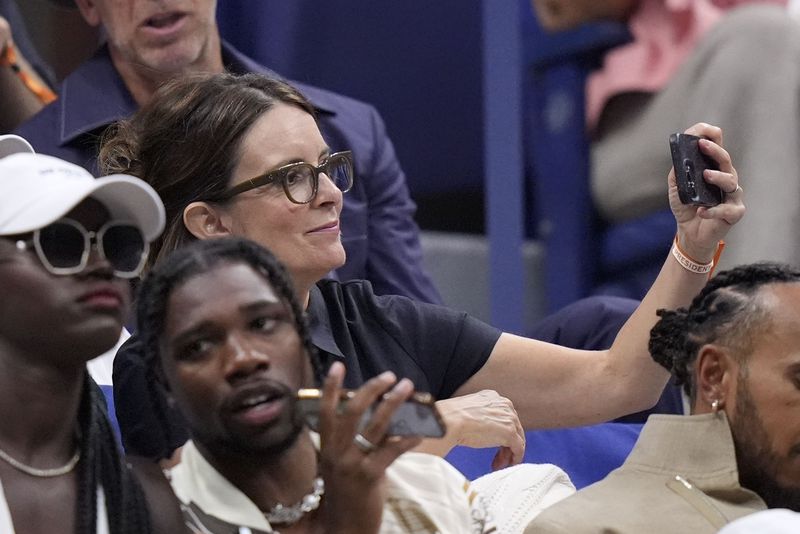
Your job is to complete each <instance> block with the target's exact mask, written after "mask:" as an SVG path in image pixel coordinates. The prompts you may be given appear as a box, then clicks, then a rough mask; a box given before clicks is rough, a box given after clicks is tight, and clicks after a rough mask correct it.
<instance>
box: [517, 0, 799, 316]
mask: <svg viewBox="0 0 800 534" xmlns="http://www.w3.org/2000/svg"><path fill="white" fill-rule="evenodd" d="M531 3H532V5H533V7H534V9H535V12H536V16H537V19H538V23H539V24H540V25H541V27H543V28H545V29H546V30H549V31H552V32H559V31H564V30H568V29H569V30H573V33H572V37H571V38H570V39H567V37H569V34H567V33H564V34H561V36H563V38H562V39H561V40H557V39H558V38H559V34H555V35H554V36H553V39H554V40H555V43H557V44H560V45H563V46H564V54H565V55H566V56H568V57H567V59H565V57H564V56H562V57H561V58H558V50H554V51H553V54H552V59H553V63H552V65H550V66H544V67H542V68H541V70H540V71H539V72H540V73H547V72H548V71H549V72H551V73H553V76H554V78H553V79H555V76H556V74H555V71H556V70H558V69H560V68H562V67H564V66H565V65H566V64H567V63H568V62H572V63H573V64H574V65H577V66H578V67H577V70H578V71H580V72H585V73H586V74H585V76H586V81H585V85H584V86H583V90H584V93H583V94H582V95H581V100H584V98H585V101H584V104H585V105H583V106H582V107H581V106H580V105H578V108H577V109H583V110H584V111H585V116H584V117H583V118H584V120H583V121H581V120H578V121H576V122H575V123H572V124H571V127H573V128H577V129H579V132H578V133H576V134H575V135H574V136H573V137H572V139H573V144H574V145H580V144H581V143H586V142H588V143H589V145H588V146H589V156H587V159H588V168H587V169H585V170H584V171H583V172H585V175H583V176H578V177H574V180H576V181H583V182H584V185H582V186H580V184H578V186H580V187H578V186H576V188H575V189H571V188H570V187H569V186H566V185H562V187H560V188H558V189H557V190H556V191H558V192H560V195H557V194H555V193H553V194H549V195H548V192H547V190H548V188H550V189H553V188H554V187H557V185H556V184H558V183H561V182H560V180H561V179H562V175H561V174H560V173H561V172H562V171H561V169H560V168H559V167H560V165H559V163H558V162H557V161H555V160H553V159H552V158H551V159H549V160H548V156H547V154H544V153H538V152H536V150H537V149H536V147H535V146H533V145H532V146H533V148H532V150H533V152H535V153H534V154H533V156H532V158H533V159H534V160H535V159H536V158H538V159H539V160H540V161H539V163H538V164H537V162H536V161H533V165H534V167H535V175H534V176H533V180H534V181H535V182H536V184H535V186H536V193H535V194H539V195H540V196H546V201H552V204H553V205H552V206H550V210H551V211H550V212H549V215H547V216H546V217H545V227H540V228H539V230H541V231H542V232H543V233H541V235H542V236H543V237H544V238H545V240H546V242H547V243H548V253H549V254H553V255H558V257H557V258H548V260H547V261H548V263H550V262H558V265H564V264H565V263H566V262H569V261H574V251H576V250H579V249H583V250H585V251H586V252H585V256H583V257H584V258H586V261H584V262H583V263H582V264H581V266H582V268H583V269H584V271H583V274H582V275H581V276H582V277H583V278H585V280H579V281H575V280H570V281H566V282H565V284H564V285H563V286H561V287H560V289H557V290H554V291H552V292H551V293H550V294H549V296H550V297H551V298H552V299H553V300H555V301H556V305H555V307H559V306H560V305H563V304H566V303H567V302H569V301H571V300H574V299H575V298H579V297H581V296H585V295H586V294H589V293H596V294H611V295H618V296H628V297H633V298H639V297H641V295H642V294H643V290H644V289H646V288H647V287H648V285H649V284H650V281H651V280H652V279H653V277H654V276H655V274H656V273H657V271H658V266H659V263H660V260H659V258H660V257H661V256H662V254H663V251H665V250H667V248H668V247H669V243H670V241H671V239H672V234H673V233H674V232H673V229H672V227H671V222H670V220H669V213H668V210H667V205H666V202H665V200H664V198H663V196H661V195H660V194H659V187H660V184H658V183H657V181H656V180H651V179H648V177H647V176H648V175H647V174H646V173H645V172H644V170H645V169H647V168H654V167H655V168H659V167H663V168H668V167H669V166H670V165H671V160H670V156H669V151H668V150H667V139H668V137H669V135H670V134H671V133H673V132H678V131H680V130H681V124H686V123H687V122H688V123H691V122H694V121H696V120H698V119H699V118H700V117H702V118H703V120H707V121H709V122H711V123H713V124H718V125H720V127H722V128H723V130H724V131H725V144H726V146H727V147H729V148H730V150H731V153H734V154H736V155H737V159H736V162H735V163H736V165H737V168H738V170H739V171H740V172H741V175H742V176H743V177H745V178H744V180H743V181H742V187H744V188H745V189H747V190H748V199H749V200H750V201H751V204H750V206H749V207H750V209H749V210H748V216H747V218H746V219H745V220H744V221H743V223H742V224H741V225H740V226H738V227H737V228H736V229H735V230H734V231H732V232H731V234H730V235H729V237H728V238H727V239H728V242H729V244H730V245H731V248H729V249H728V250H727V251H726V253H725V254H724V255H723V257H722V259H721V265H722V267H723V268H724V267H725V266H733V265H737V264H742V263H749V262H753V261H757V260H774V261H785V262H792V263H796V262H800V238H798V236H797V234H796V228H798V227H800V179H798V178H797V177H798V175H799V174H800V156H798V151H797V149H796V147H797V146H799V145H800V129H798V128H797V124H798V120H800V101H798V99H797V93H798V89H799V88H800V26H798V24H797V22H796V21H794V20H793V19H792V18H791V17H789V16H788V14H787V12H786V10H785V8H784V7H783V4H785V2H782V1H758V0H755V1H747V0H745V1H723V0H599V1H593V0H532V1H531ZM589 22H592V23H594V26H589V25H587V23H589ZM612 23H617V24H619V25H620V26H621V27H622V30H623V31H624V32H626V33H627V34H628V35H627V37H626V38H622V39H620V38H617V37H615V38H613V39H612V38H609V37H608V35H607V34H608V32H609V31H610V29H614V28H613V27H612V26H611V24H612ZM590 30H592V31H594V32H595V33H594V34H592V33H591V32H590ZM582 32H583V33H582ZM612 33H613V32H612ZM604 35H605V37H604ZM581 38H583V39H585V40H587V41H589V40H591V39H596V40H598V42H600V41H603V39H606V40H607V41H608V43H607V45H608V46H610V49H608V50H607V51H604V49H603V48H602V47H600V46H598V47H596V48H592V47H590V46H589V45H586V44H585V43H584V47H585V48H581V46H580V45H579V44H578V43H577V41H580V39H581ZM615 39H616V41H615ZM570 41H571V42H572V46H573V49H572V50H571V51H570V50H567V48H568V47H567V46H566V44H567V43H569V42H570ZM620 41H621V42H620ZM551 44H554V43H551ZM595 57H599V61H600V64H599V66H597V67H596V68H595V65H594V64H593V61H594V60H595V59H594V58H595ZM562 74H563V73H562ZM544 75H545V76H547V74H544ZM577 76H579V77H580V74H578V75H577ZM545 91H550V92H549V95H550V96H549V97H552V98H555V97H556V95H557V91H558V89H557V88H551V89H545ZM547 98H548V97H547V96H545V97H544V100H537V102H538V103H542V102H545V103H548V102H549V104H548V105H550V104H553V106H552V107H551V108H548V110H547V111H542V110H541V109H537V110H533V111H532V113H533V114H537V113H539V114H540V115H539V119H538V120H539V122H537V124H538V125H539V129H538V130H537V133H535V134H534V136H537V135H538V136H539V137H538V138H536V139H538V140H539V141H542V140H545V141H546V140H547V139H552V140H555V139H556V138H559V137H558V136H559V135H562V134H561V133H559V132H558V131H557V128H558V126H556V124H557V118H558V117H559V115H558V113H557V111H556V108H557V106H555V101H554V100H553V101H548V100H547ZM561 111H562V114H563V112H564V110H563V109H562V110H561ZM547 113H550V114H551V115H547ZM548 117H549V119H548ZM548 120H550V121H551V123H548V122H547V121H548ZM552 121H555V122H552ZM581 123H582V124H581ZM548 124H550V126H552V130H551V131H548V132H547V133H541V132H542V131H544V130H547V128H548ZM561 126H562V127H563V124H562V125H561ZM584 130H585V134H584V133H583V131H584ZM564 135H565V136H566V134H564ZM536 139H534V141H536ZM539 144H540V145H541V146H546V143H539ZM545 150H546V148H545ZM567 152H569V149H565V152H564V153H559V157H561V158H564V157H565V156H566V153H567ZM579 153H580V149H578V148H575V149H574V150H573V152H572V154H573V155H575V154H579ZM545 160H547V161H545ZM542 162H544V163H542ZM537 165H540V166H538V167H537ZM571 168H574V167H571ZM580 173H581V171H580V170H578V171H576V172H573V174H580ZM563 183H564V184H566V183H568V182H563ZM581 187H582V190H581ZM584 198H586V199H587V200H586V202H585V204H584V203H583V202H584V200H583V199H584ZM570 204H571V205H579V206H585V208H581V209H582V211H581V212H580V213H574V212H573V211H570V208H569V206H570ZM562 208H563V209H562ZM543 209H547V207H545V208H543ZM590 210H594V212H595V213H596V216H595V217H594V218H593V217H591V216H590V215H588V214H589V211H590ZM559 217H573V218H578V217H583V218H584V219H583V222H581V223H579V224H575V225H574V227H570V226H569V224H567V223H565V222H564V221H563V220H559V219H558V218H559ZM562 230H563V231H562ZM567 230H569V231H570V232H572V233H571V234H565V233H564V232H566V231H567ZM559 241H560V242H561V243H563V245H562V246H563V249H562V250H560V251H559V250H558V249H557V247H558V245H556V246H550V245H552V244H553V243H558V242H559ZM567 251H572V252H573V254H572V256H571V257H569V258H567V257H566V256H567ZM573 270H574V269H573ZM557 272H558V271H557V270H556V271H555V273H554V274H553V275H552V276H553V277H555V276H557V274H556V273H557ZM562 272H567V271H566V270H562ZM570 284H572V285H571V286H570ZM575 284H579V285H580V287H577V288H574V286H575ZM573 288H574V291H573V290H572V289H573ZM568 289H570V290H568ZM559 299H562V300H559Z"/></svg>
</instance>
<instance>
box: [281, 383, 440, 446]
mask: <svg viewBox="0 0 800 534" xmlns="http://www.w3.org/2000/svg"><path fill="white" fill-rule="evenodd" d="M354 395H355V392H354V391H352V390H343V391H342V395H341V399H340V400H339V405H340V406H341V405H343V404H344V403H346V402H347V401H348V399H351V398H352V397H353V396H354ZM321 398H322V390H321V389H314V388H311V389H301V390H299V391H298V392H297V405H298V407H299V409H300V411H301V413H302V414H303V418H304V420H305V421H306V424H307V425H308V427H309V428H310V429H311V430H314V431H315V432H316V431H319V400H320V399H321ZM371 417H372V409H371V408H370V409H369V410H367V411H366V412H364V416H363V419H362V421H361V427H362V428H363V426H364V425H366V424H367V422H368V421H369V420H370V418H371ZM445 432H446V427H445V425H444V421H443V420H442V417H441V415H440V414H439V410H437V409H436V404H435V403H434V399H433V396H432V395H431V394H430V393H414V394H413V395H412V396H411V397H409V399H408V400H406V401H405V402H404V403H403V404H401V405H400V406H399V407H398V408H397V410H395V412H394V413H393V414H392V419H391V421H390V422H389V428H388V429H387V431H386V434H387V435H389V436H421V437H424V438H441V437H442V436H444V434H445Z"/></svg>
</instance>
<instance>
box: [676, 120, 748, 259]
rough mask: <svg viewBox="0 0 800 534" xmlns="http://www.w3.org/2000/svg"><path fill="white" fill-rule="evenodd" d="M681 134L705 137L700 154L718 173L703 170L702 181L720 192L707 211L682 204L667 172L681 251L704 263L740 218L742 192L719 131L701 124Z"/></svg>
mask: <svg viewBox="0 0 800 534" xmlns="http://www.w3.org/2000/svg"><path fill="white" fill-rule="evenodd" d="M685 133H687V134H692V135H696V136H700V137H705V138H707V139H701V140H700V141H699V143H698V144H699V147H700V151H701V152H702V153H703V154H705V155H707V156H709V157H711V158H713V159H714V160H715V161H716V162H717V164H718V166H719V170H718V171H715V170H711V169H707V170H706V171H705V172H704V173H703V178H704V179H705V180H706V182H708V183H711V184H714V185H716V186H718V187H719V188H720V189H722V191H723V193H724V197H723V201H722V203H721V204H719V205H717V206H713V207H710V208H706V207H702V206H693V205H690V204H683V203H681V201H680V198H678V187H677V182H676V179H675V169H670V171H669V177H668V181H669V203H670V207H671V208H672V213H673V214H674V215H675V220H676V221H677V222H678V239H679V241H680V244H681V248H682V249H683V250H684V251H686V253H687V254H688V255H689V256H690V257H692V258H694V259H695V260H697V261H702V262H707V261H710V260H711V259H712V258H713V257H714V253H715V252H716V250H717V245H718V243H719V241H720V239H722V238H724V237H725V235H727V233H728V231H729V230H730V229H731V227H732V226H733V225H734V224H736V223H737V222H738V221H739V220H740V219H741V218H742V216H744V212H745V207H744V203H743V201H742V199H743V196H744V191H743V190H742V188H741V186H740V185H739V177H738V175H737V173H736V169H735V168H734V167H733V163H732V162H731V157H730V154H728V152H727V151H726V150H725V149H724V148H722V130H721V129H720V128H718V127H716V126H712V125H710V124H706V123H703V122H701V123H697V124H695V125H694V126H692V127H690V128H688V129H687V130H686V132H685Z"/></svg>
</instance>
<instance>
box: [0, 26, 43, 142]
mask: <svg viewBox="0 0 800 534" xmlns="http://www.w3.org/2000/svg"><path fill="white" fill-rule="evenodd" d="M9 45H11V46H13V40H12V38H11V26H9V24H8V21H7V20H6V19H4V18H3V17H0V53H5V51H6V47H7V46H9ZM16 56H17V57H16V59H17V64H18V65H19V66H20V68H22V69H24V71H25V72H26V73H28V75H29V76H30V77H31V78H33V79H34V80H35V81H36V83H38V84H40V85H42V86H44V85H45V83H44V82H43V81H42V79H41V78H39V76H38V75H37V74H36V72H35V71H34V70H33V69H32V68H31V66H30V65H28V62H27V61H26V60H25V58H24V57H22V55H21V54H20V53H19V52H18V51H17V54H16ZM0 97H2V103H3V104H2V110H3V111H2V113H0V132H10V131H11V130H13V129H15V128H16V127H17V126H19V125H20V124H22V123H23V122H24V121H26V120H27V119H29V118H30V117H32V116H33V115H34V114H35V113H37V112H38V111H39V110H40V109H42V108H43V107H44V104H43V103H42V102H41V101H40V100H39V98H37V97H36V95H35V94H33V93H32V92H31V91H30V89H28V88H27V87H25V84H23V83H22V81H21V80H20V78H19V76H17V74H16V73H15V72H14V71H13V70H12V68H11V67H10V66H6V65H3V66H0Z"/></svg>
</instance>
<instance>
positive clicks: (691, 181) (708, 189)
mask: <svg viewBox="0 0 800 534" xmlns="http://www.w3.org/2000/svg"><path fill="white" fill-rule="evenodd" d="M699 140H700V137H697V136H696V135H690V134H683V133H674V134H672V135H670V136H669V150H670V152H671V153H672V166H673V167H674V168H675V179H676V182H677V185H678V197H679V198H680V199H681V202H682V203H684V204H694V205H696V206H706V207H711V206H716V205H717V204H720V203H721V202H722V190H721V189H720V188H719V187H717V186H716V185H714V184H710V183H708V182H706V181H705V179H704V178H703V171H704V170H706V169H714V170H719V166H718V165H717V162H716V161H714V159H713V158H710V157H709V156H706V155H705V154H703V153H702V152H700V146H699V145H698V144H697V142H698V141H699Z"/></svg>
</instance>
